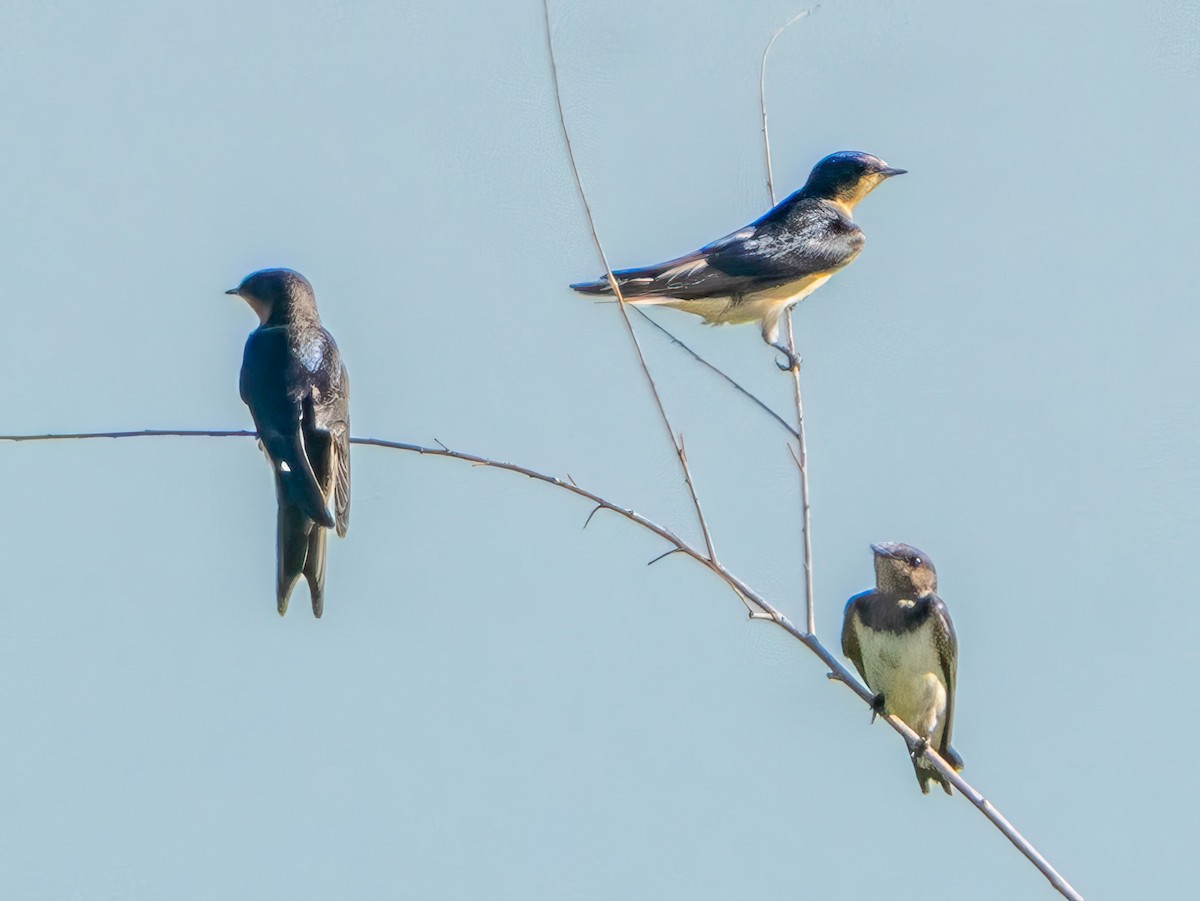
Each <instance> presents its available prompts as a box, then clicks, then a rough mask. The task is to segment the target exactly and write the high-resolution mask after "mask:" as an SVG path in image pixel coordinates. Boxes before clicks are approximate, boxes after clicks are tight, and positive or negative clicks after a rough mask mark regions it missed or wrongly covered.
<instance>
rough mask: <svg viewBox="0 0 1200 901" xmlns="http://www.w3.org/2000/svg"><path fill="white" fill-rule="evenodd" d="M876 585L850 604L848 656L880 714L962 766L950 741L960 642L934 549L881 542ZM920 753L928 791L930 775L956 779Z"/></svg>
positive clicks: (917, 762)
mask: <svg viewBox="0 0 1200 901" xmlns="http://www.w3.org/2000/svg"><path fill="white" fill-rule="evenodd" d="M871 550H872V551H874V552H875V590H874V591H864V592H863V593H862V594H856V595H855V596H854V597H852V598H850V600H849V601H847V603H846V615H845V619H844V620H843V623H842V653H843V654H845V655H846V657H848V658H849V659H850V661H851V662H852V663H853V664H854V667H855V669H857V670H858V672H859V675H861V676H862V677H863V679H864V680H865V681H866V683H867V687H868V688H870V689H871V691H873V692H875V693H876V694H875V704H874V707H875V711H876V712H877V713H891V714H894V715H896V716H898V717H899V718H900V719H901V720H903V721H904V722H905V723H907V724H908V726H909V728H911V729H912V730H913V731H914V732H916V733H917V735H919V736H921V738H922V740H923V741H925V742H929V743H930V744H932V745H933V747H934V748H936V749H937V752H938V754H940V755H941V756H942V758H943V759H944V760H945V761H946V762H947V763H948V764H950V765H951V766H952V767H954V768H955V769H956V770H961V769H962V768H963V762H962V758H961V757H959V756H958V753H957V752H956V751H955V750H954V749H953V748H952V747H951V746H950V730H951V727H952V726H953V723H954V683H955V672H956V670H957V668H958V639H957V638H955V636H954V625H953V624H952V623H951V622H950V614H949V612H948V611H947V610H946V605H945V604H944V603H942V599H941V598H939V597H938V596H937V594H935V592H936V591H937V572H936V571H935V570H934V568H933V563H932V561H930V559H929V557H928V556H927V555H926V554H923V553H921V552H920V551H919V550H917V549H916V548H915V547H910V546H909V545H907V544H896V543H887V544H873V545H871ZM923 753H924V747H921V748H918V749H916V750H915V751H914V753H913V766H914V767H915V768H916V771H917V782H918V783H920V786H921V791H922V792H924V793H925V794H929V780H931V779H932V780H935V781H936V782H939V783H941V786H942V788H944V789H945V790H946V794H950V784H949V782H947V781H946V780H945V778H944V777H943V776H942V775H941V773H939V772H938V771H937V770H935V769H934V768H933V766H932V765H930V764H929V763H928V762H927V761H926V760H925V758H924V757H923V756H921V755H922V754H923Z"/></svg>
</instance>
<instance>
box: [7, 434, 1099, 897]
mask: <svg viewBox="0 0 1200 901" xmlns="http://www.w3.org/2000/svg"><path fill="white" fill-rule="evenodd" d="M164 436H179V437H186V438H195V437H206V438H253V437H256V433H254V432H248V431H212V430H203V429H141V430H138V431H126V432H75V433H71V434H62V433H59V434H44V435H0V441H62V440H70V439H85V438H157V437H164ZM350 443H351V444H358V445H365V446H368V447H381V448H386V449H389V450H399V451H409V452H411V453H417V454H421V455H422V456H428V457H445V458H447V459H450V460H461V461H463V462H465V463H469V464H471V465H472V466H474V467H480V468H487V469H502V470H505V471H507V472H515V473H517V474H519V475H523V476H526V477H527V478H530V479H533V480H534V481H538V482H544V483H545V484H547V485H553V486H555V487H556V488H561V489H562V490H563V491H569V492H571V494H574V495H576V496H577V497H582V498H584V499H586V500H588V501H590V502H591V503H592V504H594V505H595V506H596V507H598V508H601V509H604V510H611V511H612V512H613V513H616V514H617V515H619V516H622V517H624V518H625V519H627V520H629V521H630V522H632V523H635V524H637V525H639V526H641V527H642V528H643V529H646V530H647V531H650V532H653V533H654V534H655V535H657V536H658V537H659V538H661V539H663V540H664V541H666V542H667V543H668V544H670V545H671V546H672V549H673V552H675V553H681V554H684V555H686V556H688V557H691V558H692V559H693V560H695V561H696V562H697V563H699V564H700V565H701V566H703V567H704V568H705V569H707V570H709V571H710V572H712V573H713V574H714V575H716V576H717V577H718V578H719V579H721V581H723V582H724V583H725V584H726V585H728V586H729V587H730V588H731V589H733V592H734V593H735V594H736V595H737V596H738V597H739V598H741V599H742V601H743V603H745V604H746V605H747V606H748V607H757V608H759V609H760V610H761V611H762V613H761V614H759V615H756V616H755V617H754V618H755V619H769V620H770V621H771V622H773V623H774V624H775V625H777V626H779V628H781V629H783V630H784V631H785V632H787V633H788V634H789V635H791V636H792V637H793V638H795V639H796V640H797V641H799V642H800V643H801V644H803V645H804V646H805V647H806V648H808V649H809V650H810V651H812V652H813V653H814V654H816V655H817V657H818V658H820V660H821V662H822V663H824V664H825V666H827V667H829V671H830V675H831V677H832V678H834V679H836V680H837V681H839V682H841V683H843V684H844V685H846V686H847V687H848V688H849V689H850V690H851V691H853V692H854V693H855V694H856V695H858V697H859V698H860V699H861V700H862V701H863V703H865V704H866V705H867V707H868V708H870V707H871V706H872V702H873V700H874V695H873V694H872V693H871V692H870V691H869V690H868V689H867V688H866V686H864V685H863V684H862V683H860V682H859V681H858V680H857V679H856V678H854V676H853V674H851V673H850V671H849V670H848V669H846V666H845V665H844V664H843V663H842V662H841V661H840V660H838V659H837V657H835V656H834V655H833V654H832V653H830V652H829V649H828V648H826V647H825V646H824V645H823V644H821V642H820V641H819V640H818V639H817V637H816V636H815V635H813V634H812V633H811V632H805V631H804V630H802V629H800V628H799V627H797V626H796V625H795V624H794V623H792V622H791V620H789V619H788V618H787V617H786V616H784V615H783V614H782V613H781V612H780V611H779V610H778V608H776V607H775V606H774V605H773V604H772V603H771V602H770V601H768V600H767V599H766V598H764V597H762V595H760V594H759V593H758V592H756V591H755V590H754V589H753V588H751V587H750V586H749V585H747V584H746V583H745V582H743V581H742V580H741V579H739V578H738V577H737V576H735V575H734V574H733V573H732V572H730V571H729V570H728V569H727V568H726V567H725V565H724V564H722V563H720V562H719V561H717V560H714V559H712V558H711V557H708V556H706V555H705V553H704V552H703V551H701V550H700V549H698V548H695V547H693V546H692V545H690V544H688V543H687V542H686V541H684V540H683V539H682V538H680V537H679V536H678V535H676V534H675V533H674V532H672V531H671V530H670V529H668V528H666V527H664V526H660V525H659V524H658V523H656V522H654V521H652V520H650V519H647V518H646V517H645V516H643V515H642V514H640V513H637V512H635V511H633V510H631V509H629V508H628V507H622V506H621V505H619V504H616V503H614V502H613V501H610V500H607V499H606V498H603V497H601V496H600V495H598V494H596V493H595V492H592V491H588V490H587V489H586V488H581V487H580V486H578V485H575V484H573V483H572V482H569V481H567V480H565V479H560V478H558V477H556V476H551V475H546V474H545V473H541V472H538V471H537V470H533V469H529V468H528V467H525V466H519V465H517V464H516V463H502V462H500V461H498V460H491V459H488V458H487V457H481V456H479V455H477V454H468V453H464V452H462V451H454V450H450V449H449V448H447V447H445V446H444V445H442V446H439V447H424V446H422V445H420V444H409V443H407V442H404V441H387V440H385V439H382V438H351V439H350ZM883 719H884V721H885V722H887V724H888V725H889V726H891V727H892V728H893V729H895V730H896V731H897V732H898V733H900V735H901V736H903V738H904V740H905V742H906V743H907V744H908V746H909V747H910V748H911V747H913V746H914V745H915V744H916V743H917V742H918V741H919V736H918V735H917V734H916V733H915V732H913V730H912V729H910V728H908V726H907V725H905V724H904V722H902V721H901V720H899V719H897V718H896V717H895V716H892V715H890V714H889V715H886V716H884V717H883ZM924 756H925V759H926V760H928V761H929V763H930V764H931V765H932V766H933V767H934V769H936V770H937V771H938V772H939V773H940V774H941V775H942V776H944V777H945V778H946V779H948V780H949V781H950V783H951V784H952V785H953V786H954V787H955V788H957V789H958V790H959V791H960V792H962V794H963V797H965V798H966V799H967V800H969V801H970V802H971V803H972V804H974V805H975V807H977V808H978V809H979V811H980V812H981V813H982V814H983V815H984V816H985V817H987V818H988V820H990V821H991V822H992V824H993V825H995V826H996V828H997V829H999V830H1000V831H1001V832H1002V833H1003V834H1004V836H1005V837H1006V838H1007V839H1008V840H1009V841H1010V842H1012V843H1013V845H1014V846H1015V847H1016V848H1017V850H1018V851H1020V852H1021V853H1022V854H1024V855H1025V857H1027V858H1028V859H1029V860H1030V861H1031V862H1032V863H1033V864H1034V866H1036V867H1037V868H1038V869H1039V870H1040V871H1041V872H1042V873H1043V875H1045V877H1046V878H1047V879H1049V880H1050V884H1051V885H1053V886H1054V887H1055V888H1056V889H1058V891H1059V892H1061V893H1062V894H1063V895H1064V896H1066V897H1067V898H1071V899H1074V901H1083V899H1082V896H1081V895H1080V894H1079V893H1078V892H1076V891H1075V890H1074V889H1073V888H1071V886H1070V885H1069V884H1068V883H1067V881H1066V880H1065V879H1063V878H1062V876H1060V875H1059V874H1058V872H1057V871H1056V870H1055V869H1054V868H1053V867H1052V866H1050V864H1049V863H1048V862H1047V861H1046V859H1045V858H1044V857H1042V855H1041V854H1040V853H1039V852H1038V850H1037V849H1036V848H1035V847H1034V846H1033V845H1032V844H1030V843H1029V841H1028V840H1027V839H1026V838H1025V837H1024V836H1023V835H1021V833H1019V832H1018V831H1017V830H1016V829H1015V828H1014V827H1013V825H1012V824H1011V823H1010V822H1009V821H1008V820H1007V819H1005V817H1004V816H1003V815H1002V814H1001V813H1000V811H998V810H997V809H996V808H995V806H993V805H992V803H991V802H990V801H988V800H987V799H986V798H985V797H984V796H983V795H982V794H980V793H979V791H978V790H976V789H975V787H974V786H972V785H971V784H970V783H969V782H967V781H966V780H965V779H963V778H962V776H961V775H959V774H958V772H956V771H955V770H954V768H953V767H951V766H950V765H949V764H948V763H946V761H945V760H943V759H942V757H941V755H939V754H938V753H937V752H936V751H935V750H934V749H933V748H932V747H926V749H925V752H924Z"/></svg>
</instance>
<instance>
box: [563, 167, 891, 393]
mask: <svg viewBox="0 0 1200 901" xmlns="http://www.w3.org/2000/svg"><path fill="white" fill-rule="evenodd" d="M905 171H906V170H904V169H893V168H892V167H891V166H889V165H888V164H887V163H885V162H884V161H883V160H881V159H879V157H876V156H871V154H869V153H860V152H858V151H855V150H841V151H838V152H837V153H831V154H830V155H829V156H827V157H825V158H824V159H823V160H821V161H820V162H819V163H817V165H816V166H814V167H813V170H812V173H811V174H810V175H809V176H808V181H807V182H805V183H804V187H802V188H801V189H800V190H799V191H796V192H795V193H794V194H792V195H790V196H789V197H787V198H785V199H784V200H782V201H781V202H780V203H778V204H777V205H776V206H775V207H773V208H772V209H771V210H770V211H769V212H767V213H765V214H764V215H763V216H761V217H760V218H758V219H756V220H755V221H754V222H751V223H750V224H749V225H747V226H746V227H745V228H742V229H739V230H738V231H735V232H733V233H732V234H729V235H726V236H725V237H724V238H721V239H719V240H717V241H713V242H712V243H711V244H707V245H705V246H704V247H701V248H700V249H699V250H697V251H695V252H694V253H689V254H688V255H687V256H682V257H678V258H676V259H674V260H668V261H667V262H665V263H658V264H657V265H654V266H644V267H642V268H640V269H622V270H620V271H617V272H614V273H613V276H614V277H615V278H616V280H617V285H618V286H619V287H620V289H621V295H622V296H623V297H624V298H625V300H627V301H629V302H630V303H634V304H648V305H662V306H668V307H674V308H675V309H677V310H684V311H685V312H688V313H695V314H696V315H697V316H703V317H704V321H705V322H707V323H709V324H710V325H717V324H720V323H725V322H759V323H761V325H762V336H763V340H764V341H766V342H767V344H769V345H771V347H773V348H775V349H776V350H778V351H780V352H781V353H782V354H783V355H784V356H785V357H786V358H787V360H788V364H787V365H786V366H785V365H783V364H779V365H780V369H784V370H788V369H792V368H795V367H798V366H799V365H800V359H799V357H797V356H796V355H795V354H793V353H792V351H791V350H790V349H789V348H788V346H787V345H786V344H785V343H783V342H782V341H781V340H780V337H779V331H780V327H781V325H782V321H783V315H784V313H785V312H786V311H787V310H788V309H789V308H791V307H792V306H793V305H795V304H796V303H798V302H799V301H801V300H803V299H804V298H805V297H807V296H808V295H809V294H811V293H812V292H813V291H815V290H817V288H819V287H821V285H823V284H825V282H827V281H828V280H829V278H830V276H832V275H833V274H834V273H835V272H837V271H838V270H839V269H842V268H844V267H845V266H848V265H849V264H850V263H851V262H852V261H853V260H854V258H855V257H857V256H858V255H859V253H860V252H862V248H863V242H864V240H865V238H864V237H863V233H862V229H860V228H859V227H858V226H857V225H855V224H854V220H853V218H852V214H853V210H854V207H855V204H857V203H858V202H859V201H860V200H862V199H863V198H864V197H866V196H867V195H868V194H870V193H871V191H873V190H874V189H875V188H876V187H877V186H878V185H879V183H880V182H882V181H884V180H885V179H888V178H891V177H892V176H893V175H902V174H904V172H905ZM571 287H572V288H574V289H575V290H576V291H578V292H579V293H580V294H592V295H596V294H610V295H611V294H612V286H611V285H610V284H609V282H608V278H607V277H604V278H600V279H597V280H596V281H594V282H580V283H578V284H575V285H571Z"/></svg>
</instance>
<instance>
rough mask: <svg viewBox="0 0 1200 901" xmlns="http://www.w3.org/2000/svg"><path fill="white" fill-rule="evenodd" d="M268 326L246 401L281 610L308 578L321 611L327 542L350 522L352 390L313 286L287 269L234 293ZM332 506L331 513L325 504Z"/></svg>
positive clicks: (250, 362) (247, 365)
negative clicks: (272, 505)
mask: <svg viewBox="0 0 1200 901" xmlns="http://www.w3.org/2000/svg"><path fill="white" fill-rule="evenodd" d="M225 293H226V294H236V295H237V296H238V297H240V298H242V300H244V301H246V303H248V304H249V305H250V308H251V309H253V310H254V312H255V313H257V314H258V318H259V321H260V322H261V323H262V324H261V325H259V327H258V328H256V329H255V330H254V331H253V332H251V333H250V337H249V338H248V339H247V340H246V351H245V354H244V355H243V357H242V375H241V394H242V400H243V401H245V403H246V406H248V407H249V408H250V415H251V416H253V417H254V425H255V428H257V429H258V439H259V443H260V445H261V446H262V449H263V451H264V452H265V453H266V455H267V459H268V460H269V461H270V463H271V469H272V470H273V471H274V473H275V497H276V499H277V501H278V503H279V516H278V520H277V531H276V538H275V553H276V575H277V581H276V606H277V607H278V609H279V615H280V616H282V615H283V614H285V613H286V612H287V607H288V597H289V596H290V595H291V593H292V588H293V587H294V586H295V584H296V582H297V581H298V580H299V578H300V576H301V575H303V576H304V578H305V579H307V580H308V590H309V594H310V595H311V596H312V608H313V615H315V616H317V617H319V616H320V615H321V612H322V611H323V610H324V607H325V533H326V530H327V529H336V530H337V533H338V537H344V536H345V534H346V526H347V525H348V524H349V521H350V410H349V401H350V381H349V378H348V377H347V375H346V367H345V366H344V365H343V364H342V358H341V355H340V354H339V353H338V349H337V344H335V343H334V341H333V337H332V336H331V335H330V334H329V332H327V331H325V329H324V328H322V327H321V318H320V316H318V315H317V299H316V297H315V295H314V294H313V289H312V285H310V284H309V283H308V279H306V278H305V277H304V276H302V275H301V274H300V273H299V272H293V271H292V270H291V269H263V270H260V271H258V272H252V273H250V275H248V276H246V278H245V279H243V281H242V283H241V284H240V285H238V286H237V287H236V288H231V289H230V290H228V291H226V292H225ZM330 502H332V504H333V511H332V512H330V509H329V504H330Z"/></svg>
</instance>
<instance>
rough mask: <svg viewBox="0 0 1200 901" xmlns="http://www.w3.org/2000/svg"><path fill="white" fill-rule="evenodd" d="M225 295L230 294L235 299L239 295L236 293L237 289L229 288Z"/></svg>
mask: <svg viewBox="0 0 1200 901" xmlns="http://www.w3.org/2000/svg"><path fill="white" fill-rule="evenodd" d="M225 293H226V294H232V295H234V296H235V297H236V296H237V295H238V293H239V292H238V289H237V288H230V289H229V290H228V291H226V292H225Z"/></svg>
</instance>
